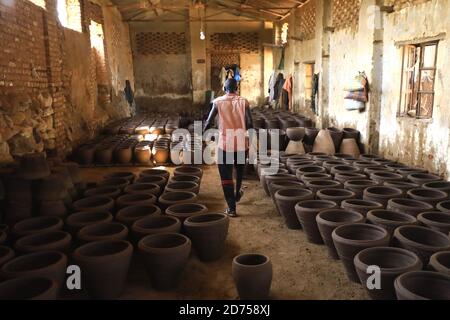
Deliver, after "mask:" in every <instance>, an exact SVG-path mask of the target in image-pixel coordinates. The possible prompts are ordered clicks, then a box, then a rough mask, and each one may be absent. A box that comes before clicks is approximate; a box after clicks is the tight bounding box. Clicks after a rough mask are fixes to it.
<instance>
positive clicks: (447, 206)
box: [436, 200, 450, 212]
mask: <svg viewBox="0 0 450 320" xmlns="http://www.w3.org/2000/svg"><path fill="white" fill-rule="evenodd" d="M436 209H438V210H439V211H442V212H450V201H449V200H447V201H441V202H439V203H438V204H437V205H436Z"/></svg>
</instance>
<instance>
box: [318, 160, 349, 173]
mask: <svg viewBox="0 0 450 320" xmlns="http://www.w3.org/2000/svg"><path fill="white" fill-rule="evenodd" d="M332 159H333V158H331V160H326V161H323V162H322V164H321V165H322V166H323V167H324V168H325V169H326V170H327V172H330V171H331V168H333V167H335V166H341V165H345V162H344V161H342V160H332Z"/></svg>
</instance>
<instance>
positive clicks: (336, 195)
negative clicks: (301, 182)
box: [316, 189, 355, 207]
mask: <svg viewBox="0 0 450 320" xmlns="http://www.w3.org/2000/svg"><path fill="white" fill-rule="evenodd" d="M316 197H317V198H318V199H320V200H330V201H334V202H336V204H337V205H338V207H340V206H341V202H342V201H344V200H347V199H353V198H355V193H354V192H353V191H350V190H345V189H321V190H319V191H317V193H316Z"/></svg>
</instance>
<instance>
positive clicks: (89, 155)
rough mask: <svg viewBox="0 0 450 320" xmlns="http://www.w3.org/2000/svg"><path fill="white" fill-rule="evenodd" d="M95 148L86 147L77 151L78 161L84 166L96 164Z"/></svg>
mask: <svg viewBox="0 0 450 320" xmlns="http://www.w3.org/2000/svg"><path fill="white" fill-rule="evenodd" d="M94 154H95V146H94V145H84V146H81V147H80V148H78V150H77V160H78V162H79V163H80V164H82V165H90V164H92V163H93V162H94Z"/></svg>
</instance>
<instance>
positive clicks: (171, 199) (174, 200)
mask: <svg viewBox="0 0 450 320" xmlns="http://www.w3.org/2000/svg"><path fill="white" fill-rule="evenodd" d="M158 202H159V207H160V208H161V211H162V212H163V213H164V212H166V209H167V208H168V207H170V206H171V205H174V204H180V203H195V202H197V195H196V194H195V193H193V192H189V191H174V192H165V193H163V194H162V195H161V196H160V197H159V199H158Z"/></svg>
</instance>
